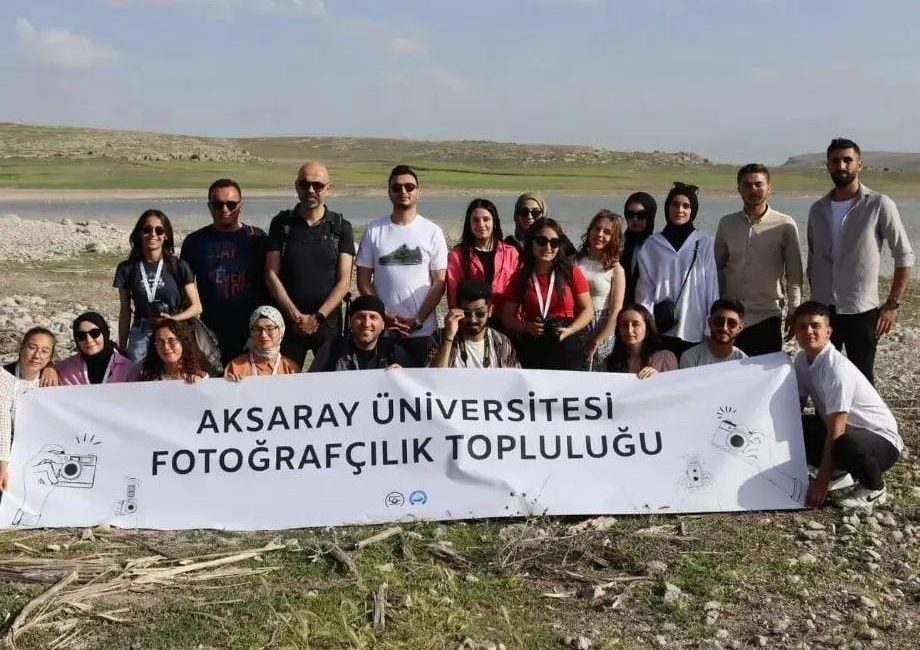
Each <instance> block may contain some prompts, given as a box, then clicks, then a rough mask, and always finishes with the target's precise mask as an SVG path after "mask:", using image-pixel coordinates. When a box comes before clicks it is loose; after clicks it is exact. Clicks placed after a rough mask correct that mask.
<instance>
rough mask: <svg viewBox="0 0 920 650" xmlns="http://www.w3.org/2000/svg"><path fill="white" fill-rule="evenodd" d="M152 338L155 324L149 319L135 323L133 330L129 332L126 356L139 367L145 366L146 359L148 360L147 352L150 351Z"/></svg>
mask: <svg viewBox="0 0 920 650" xmlns="http://www.w3.org/2000/svg"><path fill="white" fill-rule="evenodd" d="M152 338H153V322H152V321H150V319H147V318H142V319H140V320H137V321H135V322H134V324H133V325H132V326H131V329H130V330H128V345H127V348H126V349H125V356H126V357H128V358H129V359H131V361H133V362H134V363H136V364H138V365H141V364H143V363H144V359H145V358H147V351H148V350H149V349H150V341H151V339H152Z"/></svg>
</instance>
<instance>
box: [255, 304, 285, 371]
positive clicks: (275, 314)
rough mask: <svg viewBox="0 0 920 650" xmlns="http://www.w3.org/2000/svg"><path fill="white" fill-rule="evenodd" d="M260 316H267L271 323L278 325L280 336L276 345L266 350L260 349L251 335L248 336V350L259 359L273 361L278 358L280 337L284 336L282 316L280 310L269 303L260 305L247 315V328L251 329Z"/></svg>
mask: <svg viewBox="0 0 920 650" xmlns="http://www.w3.org/2000/svg"><path fill="white" fill-rule="evenodd" d="M260 318H267V319H268V320H270V321H271V322H272V323H274V324H275V325H277V326H278V331H279V332H280V335H281V337H280V338H279V339H278V345H275V346H272V347H271V348H269V349H267V350H260V349H259V346H258V345H257V344H256V342H255V340H254V339H253V337H252V335H251V334H250V336H249V351H250V352H252V354H253V356H255V357H258V358H259V359H268V360H269V361H273V360H274V359H277V358H278V355H279V354H281V339H283V338H284V317H283V316H282V315H281V312H280V311H278V310H277V309H275V308H274V307H272V306H271V305H262V306H261V307H259V308H258V309H256V310H255V311H254V312H252V315H251V316H250V317H249V329H250V330H251V329H252V328H253V326H254V325H255V324H256V322H257V321H258V320H259V319H260Z"/></svg>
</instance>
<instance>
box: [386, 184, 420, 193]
mask: <svg viewBox="0 0 920 650" xmlns="http://www.w3.org/2000/svg"><path fill="white" fill-rule="evenodd" d="M417 189H418V185H416V184H415V183H393V184H392V185H390V191H391V192H393V194H402V191H403V190H406V194H412V193H413V192H414V191H415V190H417Z"/></svg>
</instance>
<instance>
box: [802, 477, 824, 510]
mask: <svg viewBox="0 0 920 650" xmlns="http://www.w3.org/2000/svg"><path fill="white" fill-rule="evenodd" d="M829 484H830V479H829V478H827V477H824V476H822V475H821V474H820V473H819V474H818V476H817V477H815V478H814V479H812V481H811V483H809V484H808V494H807V495H805V505H807V506H808V507H809V508H820V507H821V506H823V505H824V500H825V499H827V487H828V485H829Z"/></svg>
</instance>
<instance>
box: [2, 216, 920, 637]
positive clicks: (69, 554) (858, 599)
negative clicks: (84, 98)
mask: <svg viewBox="0 0 920 650" xmlns="http://www.w3.org/2000/svg"><path fill="white" fill-rule="evenodd" d="M30 223H31V224H37V225H35V226H34V228H35V230H34V231H31V232H26V233H25V234H20V235H17V236H20V237H21V238H20V239H19V240H18V241H20V244H19V248H16V247H14V246H11V245H10V244H9V243H8V241H7V242H3V243H0V356H2V357H3V359H9V358H10V355H11V354H13V353H14V351H15V347H16V344H17V343H18V337H19V336H20V334H21V332H22V331H23V330H24V329H26V328H28V327H29V326H31V325H35V324H42V325H45V326H49V325H50V326H51V328H52V329H53V330H54V331H56V332H59V333H60V334H61V336H60V341H61V343H62V348H63V352H62V354H66V353H67V350H68V349H69V348H72V344H71V343H70V337H69V335H68V332H69V328H70V322H71V321H72V319H73V318H74V316H75V315H76V314H77V313H78V312H80V311H83V310H84V309H87V308H96V309H98V310H100V311H102V312H103V313H105V314H106V315H107V316H108V317H109V319H110V320H111V321H112V322H114V316H115V310H116V308H117V299H116V295H115V290H114V289H112V288H111V277H112V272H113V269H114V265H115V263H116V262H117V260H118V259H120V257H121V256H122V255H123V252H116V253H109V254H105V253H84V254H82V255H81V256H80V257H78V258H70V259H62V257H63V255H62V254H61V253H60V252H59V251H60V250H70V251H73V252H80V251H81V250H84V248H81V246H82V247H85V245H86V243H90V240H92V239H95V240H99V241H100V242H101V240H102V238H103V237H105V236H108V235H111V237H112V239H111V241H112V245H113V247H114V246H117V245H118V241H120V242H122V243H123V242H125V241H126V240H127V234H126V233H124V232H116V230H114V229H112V228H110V227H107V226H104V225H102V224H96V225H86V226H79V227H78V226H77V225H76V224H72V225H68V224H47V223H45V224H40V223H37V222H30ZM78 228H89V229H90V231H91V232H92V233H94V234H93V236H92V237H87V234H86V233H82V232H77V230H78ZM6 232H9V229H8V228H7V229H6ZM116 234H117V236H116ZM50 242H54V243H53V245H52V244H50ZM22 260H30V261H28V262H24V261H22ZM37 260H43V261H37ZM918 303H920V291H917V290H916V289H914V290H912V291H911V293H910V295H909V296H908V299H907V301H905V308H904V310H903V311H904V313H903V314H902V317H901V322H900V323H899V324H898V326H897V328H896V329H895V331H894V332H893V333H892V334H891V335H889V336H886V337H885V338H883V339H882V341H881V344H880V348H879V357H878V362H877V371H878V383H879V386H880V390H881V392H882V394H883V396H884V397H885V399H886V401H887V402H888V403H889V405H890V406H891V407H892V409H893V410H894V412H895V415H896V417H897V418H898V421H899V423H900V426H901V430H902V434H903V436H904V438H905V442H906V444H907V451H906V452H905V454H904V456H903V458H902V459H901V460H900V462H899V463H898V464H897V465H896V466H895V467H894V468H893V469H892V471H891V472H890V473H889V475H888V484H889V490H890V493H891V496H892V500H891V502H890V503H889V504H888V505H886V506H884V507H880V508H878V509H876V511H875V512H873V513H871V514H867V513H860V514H853V513H845V512H841V511H839V510H835V509H833V508H831V507H828V508H824V509H822V510H820V511H813V512H809V511H802V512H793V513H771V512H765V513H742V514H728V515H698V516H681V517H675V516H648V517H646V516H642V517H639V516H636V517H617V518H598V519H595V520H591V522H589V523H587V524H585V523H584V522H582V521H581V520H579V519H558V518H535V519H528V520H523V521H521V520H518V521H515V520H495V521H482V522H453V523H446V524H426V523H418V524H406V525H403V526H402V528H401V529H400V530H398V531H396V532H391V533H388V535H389V536H388V537H387V538H386V539H385V540H384V541H379V542H377V543H374V544H372V545H371V544H367V545H362V544H357V542H359V541H361V540H366V539H367V538H369V537H371V536H374V535H376V534H378V533H380V532H381V531H382V530H383V529H384V528H385V527H352V528H339V529H332V530H322V531H320V530H317V531H312V530H302V531H286V532H285V533H284V534H282V536H281V537H280V538H276V537H275V536H274V535H266V534H257V533H256V534H235V533H225V532H220V531H190V532H187V533H155V532H145V531H119V530H113V529H107V528H101V529H94V530H87V531H79V530H76V531H73V530H50V531H33V532H28V533H2V534H0V620H2V619H3V618H4V617H5V618H6V621H7V626H9V621H11V620H12V618H13V617H15V616H16V615H17V613H19V612H20V611H21V610H22V609H23V607H24V605H25V604H26V603H27V602H28V601H29V600H31V599H32V598H34V597H36V596H38V595H39V594H42V593H44V592H45V591H46V590H47V589H48V587H49V586H50V584H52V583H54V582H55V581H56V580H58V579H59V578H60V576H61V575H64V574H63V573H61V571H64V570H65V569H66V568H67V567H74V566H78V567H79V571H80V575H81V578H80V579H79V580H78V581H77V582H75V583H73V585H71V586H69V587H67V588H66V589H64V590H63V591H62V595H61V596H59V597H56V598H51V599H49V600H48V602H46V603H45V604H44V605H43V609H42V610H41V613H40V615H39V616H37V618H36V617H35V615H33V618H32V620H33V621H34V625H32V626H30V627H29V628H28V629H26V630H23V632H22V634H21V635H19V636H18V640H17V644H18V646H19V647H23V648H51V647H60V648H94V647H113V648H115V647H117V648H123V647H124V648H128V647H131V648H147V647H163V648H167V647H169V648H172V647H180V648H194V647H197V648H222V647H240V648H243V647H269V646H271V647H315V648H344V647H350V648H374V647H379V648H428V647H431V648H447V649H449V650H455V649H460V650H487V649H492V650H498V649H499V648H508V649H511V648H566V647H568V648H582V649H585V648H591V649H598V648H606V649H610V650H613V649H622V650H626V649H635V648H698V649H703V650H727V649H729V648H732V649H735V648H738V649H740V648H790V649H791V648H795V649H800V650H804V649H818V648H834V649H836V650H867V649H869V648H887V649H890V650H901V649H904V650H909V649H913V648H920V463H918V462H917V456H916V452H915V451H914V450H916V449H917V448H918V447H920V419H918V411H920V400H918V399H917V397H916V395H917V385H918V383H920V354H918V352H920V315H918V309H917V305H918ZM384 532H386V531H384ZM275 542H277V543H275ZM252 548H256V549H262V550H263V551H264V552H263V553H261V554H256V556H255V557H253V554H252V553H250V554H248V555H247V554H246V553H243V554H242V555H241V556H240V557H244V559H245V562H244V563H243V564H242V565H241V566H242V567H243V568H240V569H239V570H238V571H236V572H235V573H232V572H229V570H228V573H222V574H219V575H215V574H213V573H210V574H207V575H206V576H198V575H197V574H193V573H190V574H189V575H190V576H192V577H191V578H189V581H188V582H187V583H182V584H176V583H175V582H169V583H168V584H167V583H163V584H162V585H160V588H158V589H156V590H153V591H151V590H150V588H149V585H148V586H147V587H144V586H143V585H144V584H147V583H145V582H144V581H142V580H137V577H138V575H140V574H138V573H136V567H137V566H138V565H137V564H136V563H137V562H140V561H145V562H148V565H150V567H151V568H150V569H149V570H151V571H152V570H155V569H156V570H159V569H158V567H161V568H163V570H164V571H167V572H168V571H169V570H170V569H169V567H170V566H182V565H183V563H185V564H186V565H187V564H188V563H190V562H193V561H198V560H199V559H201V558H213V557H216V556H215V555H214V553H215V552H217V553H218V554H224V555H220V557H224V556H225V555H227V556H232V555H233V554H234V553H239V552H240V551H246V550H248V549H252ZM333 549H339V550H342V549H347V553H344V557H345V560H343V559H342V557H343V556H342V555H341V554H338V553H336V552H333ZM144 558H146V559H144ZM150 558H154V559H152V560H151V559H150ZM349 562H351V564H350V565H349ZM132 563H134V564H132ZM150 563H152V564H150ZM148 565H140V566H148ZM23 567H29V571H31V572H32V573H29V575H30V576H31V578H27V577H25V573H23V571H24V569H23ZM36 567H38V568H36ZM60 567H64V568H63V569H62V568H60ZM132 567H134V568H132ZM272 569H274V571H272ZM67 570H69V569H67ZM132 571H135V573H132ZM266 571H267V572H266ZM198 577H200V578H201V581H199V582H195V580H196V579H198ZM42 580H44V582H42ZM4 581H6V582H4ZM118 581H121V582H118ZM132 581H133V582H132ZM94 585H95V586H96V587H99V589H100V592H99V593H97V592H92V595H90V594H89V592H88V590H89V589H90V587H92V586H94ZM105 586H108V587H106V588H109V587H110V588H111V589H110V591H106V589H103V587H105ZM205 590H207V591H205ZM381 603H382V604H381ZM381 608H383V609H385V614H381V612H382V611H383V609H381ZM254 612H257V613H258V614H257V615H254V614H253V613H254ZM378 614H380V616H379V618H380V619H381V620H380V621H378ZM381 621H383V622H381Z"/></svg>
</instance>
